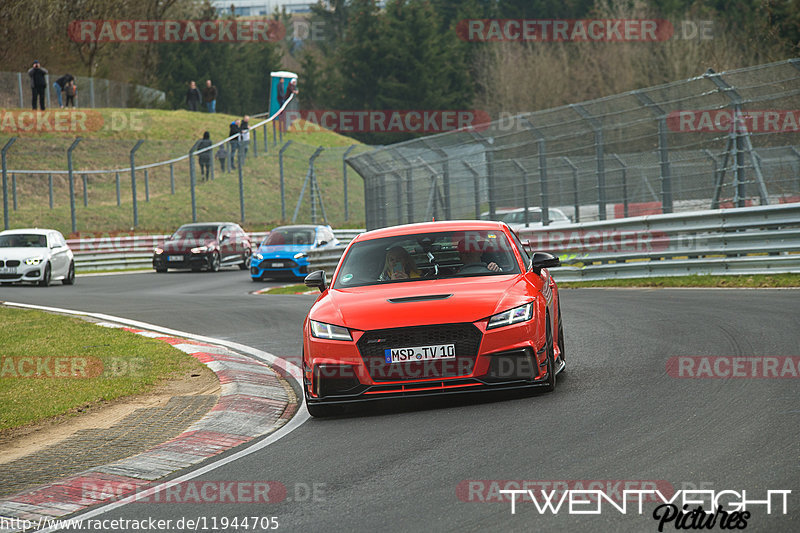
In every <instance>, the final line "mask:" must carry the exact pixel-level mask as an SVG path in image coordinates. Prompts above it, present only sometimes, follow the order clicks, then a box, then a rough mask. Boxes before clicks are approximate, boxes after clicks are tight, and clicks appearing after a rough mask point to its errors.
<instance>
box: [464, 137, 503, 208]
mask: <svg viewBox="0 0 800 533" xmlns="http://www.w3.org/2000/svg"><path fill="white" fill-rule="evenodd" d="M470 133H471V134H472V136H473V137H474V138H475V139H476V140H477V141H478V142H479V143H481V144H482V145H483V148H484V153H485V154H486V183H487V187H486V189H487V190H486V192H487V193H488V196H489V220H495V219H496V218H497V216H496V210H497V205H496V201H495V190H494V150H493V149H492V145H493V144H494V137H492V138H489V139H487V138H486V137H484V136H483V135H481V134H480V133H478V132H477V131H472V132H470Z"/></svg>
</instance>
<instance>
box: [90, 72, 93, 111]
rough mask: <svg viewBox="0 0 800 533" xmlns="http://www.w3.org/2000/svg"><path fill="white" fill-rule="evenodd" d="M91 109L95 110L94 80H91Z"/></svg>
mask: <svg viewBox="0 0 800 533" xmlns="http://www.w3.org/2000/svg"><path fill="white" fill-rule="evenodd" d="M89 107H91V108H92V109H94V78H89Z"/></svg>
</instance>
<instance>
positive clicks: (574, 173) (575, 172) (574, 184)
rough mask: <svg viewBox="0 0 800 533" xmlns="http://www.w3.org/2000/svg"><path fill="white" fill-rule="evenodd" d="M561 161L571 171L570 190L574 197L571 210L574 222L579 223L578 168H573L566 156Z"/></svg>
mask: <svg viewBox="0 0 800 533" xmlns="http://www.w3.org/2000/svg"><path fill="white" fill-rule="evenodd" d="M561 159H562V160H563V161H564V162H565V163H566V164H567V165H569V168H570V169H572V188H573V189H574V194H575V197H574V202H575V206H574V208H573V209H574V210H575V222H580V221H581V204H580V199H579V198H578V196H579V195H578V167H577V166H575V165H574V164H572V161H570V160H569V157H567V156H564V157H562V158H561Z"/></svg>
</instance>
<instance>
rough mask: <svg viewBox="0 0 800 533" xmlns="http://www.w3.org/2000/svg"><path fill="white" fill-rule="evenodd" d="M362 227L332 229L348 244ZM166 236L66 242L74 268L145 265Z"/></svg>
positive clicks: (261, 236)
mask: <svg viewBox="0 0 800 533" xmlns="http://www.w3.org/2000/svg"><path fill="white" fill-rule="evenodd" d="M362 231H364V230H361V229H344V230H333V233H334V235H336V238H337V239H339V241H341V242H342V243H344V244H347V243H349V242H350V241H351V240H352V239H353V238H354V237H355V236H356V235H358V234H359V233H361V232H362ZM267 234H268V232H257V233H250V234H249V235H250V239H251V240H252V242H253V243H254V244H255V245H256V246H257V245H258V243H260V242H261V241H262V240H263V239H264V237H265V236H266V235H267ZM167 237H168V235H135V236H132V235H121V236H118V237H112V236H108V237H97V238H82V239H69V240H68V241H67V244H69V247H70V248H71V249H72V252H73V254H74V255H75V269H76V270H77V271H78V272H91V271H94V270H124V269H131V268H145V269H146V268H150V267H151V266H152V264H153V248H155V247H156V246H157V245H158V244H159V243H161V242H163V241H164V239H166V238H167Z"/></svg>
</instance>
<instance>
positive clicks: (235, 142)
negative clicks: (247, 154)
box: [228, 118, 239, 169]
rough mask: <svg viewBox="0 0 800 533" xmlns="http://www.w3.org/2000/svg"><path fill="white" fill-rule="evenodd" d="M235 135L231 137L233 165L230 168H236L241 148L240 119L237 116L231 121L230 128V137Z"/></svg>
mask: <svg viewBox="0 0 800 533" xmlns="http://www.w3.org/2000/svg"><path fill="white" fill-rule="evenodd" d="M231 136H234V137H233V139H231V165H230V168H231V169H234V168H236V165H235V163H236V152H237V150H239V119H238V118H237V119H236V120H234V121H233V122H231V127H230V129H229V130H228V137H231Z"/></svg>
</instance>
